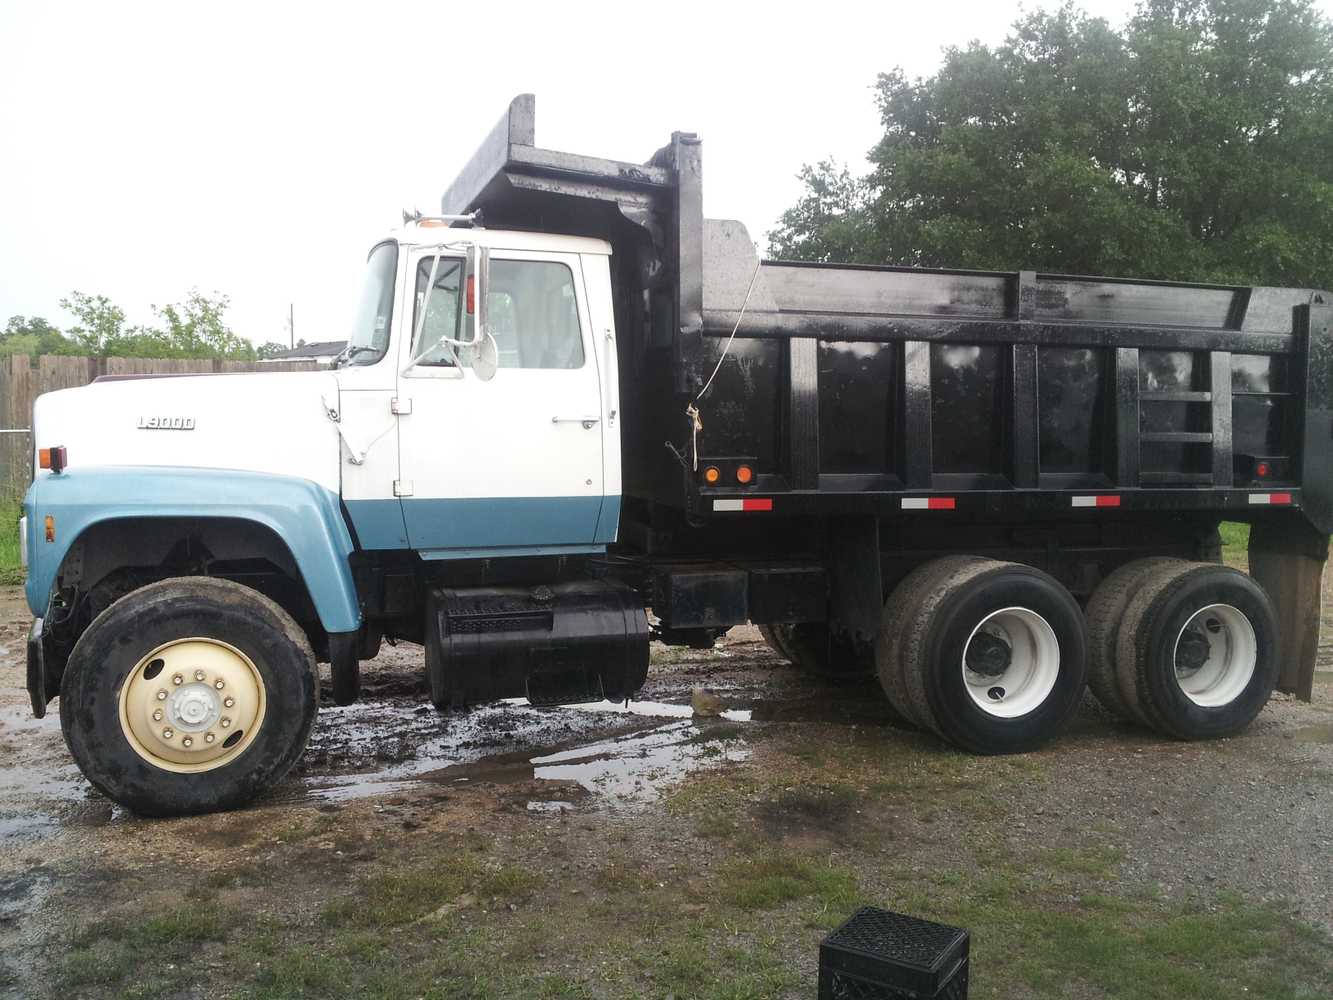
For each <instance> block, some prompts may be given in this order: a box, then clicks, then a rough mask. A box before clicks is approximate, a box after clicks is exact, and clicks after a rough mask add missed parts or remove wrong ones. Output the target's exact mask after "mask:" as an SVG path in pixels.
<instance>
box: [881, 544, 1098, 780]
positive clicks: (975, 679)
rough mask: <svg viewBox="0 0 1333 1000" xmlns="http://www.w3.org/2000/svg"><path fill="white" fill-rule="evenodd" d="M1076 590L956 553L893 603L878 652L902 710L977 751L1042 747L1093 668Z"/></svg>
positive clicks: (921, 571)
mask: <svg viewBox="0 0 1333 1000" xmlns="http://www.w3.org/2000/svg"><path fill="white" fill-rule="evenodd" d="M1086 649H1087V639H1086V633H1085V629H1084V622H1083V615H1082V613H1081V612H1080V610H1079V607H1078V604H1077V603H1076V602H1075V601H1074V598H1073V597H1072V596H1071V595H1070V594H1069V592H1068V591H1066V590H1065V588H1064V587H1062V586H1061V585H1060V584H1059V583H1058V582H1056V581H1055V580H1054V579H1052V578H1051V577H1050V576H1049V575H1047V574H1046V573H1043V572H1042V571H1041V570H1038V569H1035V568H1033V567H1031V566H1023V565H1020V564H1018V563H1007V562H997V561H995V560H992V559H982V558H980V557H975V556H949V557H945V558H943V559H937V560H934V561H933V562H931V563H927V564H925V565H924V566H921V567H918V568H917V569H916V570H914V571H913V572H912V573H910V574H909V575H908V576H907V577H906V578H905V579H904V580H903V582H902V583H901V584H899V585H898V587H897V588H896V589H895V590H894V592H893V594H892V595H890V597H889V600H888V602H887V603H886V605H885V611H884V617H883V620H882V624H881V628H880V632H879V636H878V638H877V640H876V647H875V659H876V669H877V672H878V674H879V678H880V683H881V686H882V687H883V688H884V691H885V694H886V695H887V696H888V698H889V701H890V702H891V703H892V704H893V706H894V708H896V709H897V710H898V711H899V712H901V713H902V714H904V715H906V716H907V717H908V718H909V719H911V720H912V721H914V722H916V723H917V724H918V725H920V726H922V727H924V728H928V729H931V730H933V731H935V732H936V733H938V734H939V735H940V736H942V737H944V738H945V739H946V740H948V741H949V742H951V743H953V744H955V745H957V746H959V747H962V748H963V749H965V750H969V751H971V752H973V753H982V754H1001V753H1020V752H1024V751H1028V750H1032V749H1035V748H1037V747H1039V746H1041V745H1042V744H1043V743H1045V742H1046V741H1047V740H1049V739H1050V738H1051V737H1052V736H1054V735H1055V734H1056V733H1057V732H1059V730H1060V729H1061V728H1062V727H1063V726H1064V725H1065V723H1066V722H1067V721H1068V720H1069V718H1070V716H1071V715H1072V714H1073V712H1074V710H1075V708H1076V707H1077V706H1078V703H1079V700H1080V699H1081V697H1082V694H1083V687H1084V682H1085V676H1086V665H1085V661H1086Z"/></svg>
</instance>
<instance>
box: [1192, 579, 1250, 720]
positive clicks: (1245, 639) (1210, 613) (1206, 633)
mask: <svg viewBox="0 0 1333 1000" xmlns="http://www.w3.org/2000/svg"><path fill="white" fill-rule="evenodd" d="M1258 660H1259V643H1258V640H1256V639H1255V637H1254V626H1253V625H1251V624H1250V620H1249V619H1248V618H1246V617H1245V615H1244V614H1243V613H1241V612H1240V611H1238V610H1237V609H1236V608H1233V607H1232V606H1231V605H1230V604H1210V605H1208V606H1207V607H1206V608H1202V609H1200V610H1199V611H1196V612H1195V613H1194V616H1193V617H1191V618H1190V620H1189V621H1187V622H1186V623H1185V627H1184V628H1182V629H1181V630H1180V635H1178V636H1176V645H1175V649H1174V656H1173V664H1174V667H1175V672H1176V683H1177V684H1179V685H1180V690H1181V691H1183V692H1184V693H1185V697H1186V698H1188V699H1189V700H1190V701H1192V702H1194V704H1196V705H1198V706H1199V707H1200V708H1218V707H1220V706H1222V705H1229V704H1230V703H1231V702H1233V701H1235V700H1236V699H1237V698H1239V697H1240V695H1241V693H1242V692H1243V691H1244V690H1245V689H1246V688H1247V687H1249V684H1250V680H1251V679H1252V678H1253V677H1254V668H1255V665H1256V664H1257V663H1258Z"/></svg>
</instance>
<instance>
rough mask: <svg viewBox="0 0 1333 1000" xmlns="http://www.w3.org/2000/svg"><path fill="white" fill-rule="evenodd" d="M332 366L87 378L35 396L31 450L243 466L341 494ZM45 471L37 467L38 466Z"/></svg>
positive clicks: (100, 461) (98, 460)
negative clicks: (59, 449) (76, 385)
mask: <svg viewBox="0 0 1333 1000" xmlns="http://www.w3.org/2000/svg"><path fill="white" fill-rule="evenodd" d="M329 408H333V409H335V410H336V409H337V408H338V382H337V379H335V378H334V377H333V375H332V374H330V373H329V372H244V373H237V374H219V375H181V376H169V377H150V378H132V379H123V380H122V379H112V380H106V381H99V382H93V383H91V384H90V385H86V386H82V387H80V388H77V389H62V390H60V391H59V392H50V393H46V394H44V395H42V396H39V397H38V398H37V401H36V403H35V404H34V406H33V425H32V427H33V439H34V442H35V445H36V447H37V448H49V447H53V446H57V445H63V446H64V447H65V448H66V450H67V452H68V455H69V465H70V467H71V468H88V467H93V466H109V465H135V466H174V467H193V468H209V469H239V470H245V471H250V472H268V473H274V474H277V475H285V476H295V477H299V478H301V479H308V480H311V481H313V482H316V483H318V484H320V485H321V486H324V487H327V488H328V489H330V490H332V491H334V492H335V493H336V492H338V485H339V482H338V471H339V444H338V430H337V426H336V425H335V424H334V423H333V421H332V420H331V419H330V418H329V414H328V410H329ZM38 475H42V473H40V472H39V473H38Z"/></svg>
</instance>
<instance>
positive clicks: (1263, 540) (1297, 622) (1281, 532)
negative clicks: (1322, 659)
mask: <svg viewBox="0 0 1333 1000" xmlns="http://www.w3.org/2000/svg"><path fill="white" fill-rule="evenodd" d="M1327 560H1328V536H1327V535H1324V534H1321V533H1319V532H1318V531H1316V530H1315V529H1314V527H1312V526H1311V525H1310V523H1309V522H1308V521H1306V520H1305V518H1303V517H1299V516H1293V517H1287V518H1281V519H1277V518H1271V519H1264V520H1260V521H1257V522H1255V523H1254V524H1253V525H1252V526H1251V527H1250V575H1251V576H1252V577H1254V579H1255V580H1257V581H1258V582H1259V585H1260V586H1261V587H1263V588H1264V590H1266V591H1267V592H1268V596H1269V598H1270V599H1271V600H1272V602H1273V606H1274V608H1275V609H1276V610H1277V621H1278V634H1279V635H1281V637H1282V649H1281V652H1280V655H1281V670H1280V673H1279V674H1278V680H1277V689H1278V690H1279V691H1283V692H1285V693H1287V694H1293V695H1295V696H1296V697H1297V698H1299V699H1301V700H1302V701H1309V700H1310V699H1311V696H1312V694H1313V691H1314V672H1315V663H1316V660H1317V658H1318V655H1319V622H1320V615H1321V610H1322V602H1321V598H1322V583H1323V575H1324V564H1325V562H1326V561H1327Z"/></svg>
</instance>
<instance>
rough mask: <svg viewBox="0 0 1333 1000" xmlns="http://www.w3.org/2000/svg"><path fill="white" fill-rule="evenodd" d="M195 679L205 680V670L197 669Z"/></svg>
mask: <svg viewBox="0 0 1333 1000" xmlns="http://www.w3.org/2000/svg"><path fill="white" fill-rule="evenodd" d="M194 679H195V680H197V681H201V680H203V679H204V672H203V671H202V670H196V671H195V672H194Z"/></svg>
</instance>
